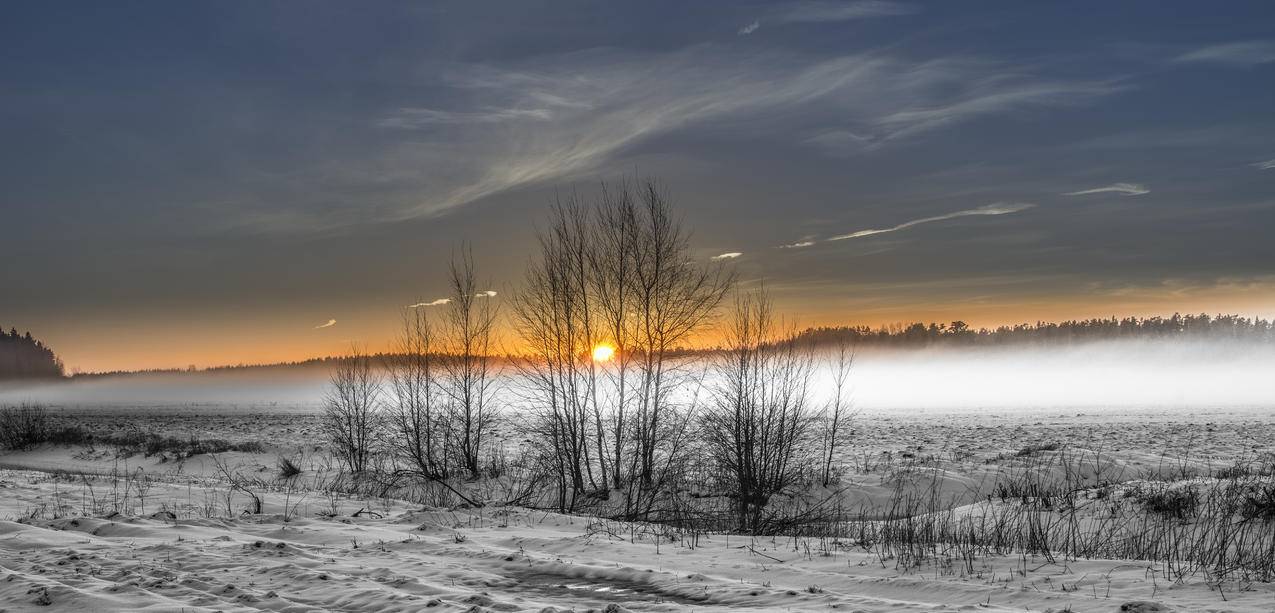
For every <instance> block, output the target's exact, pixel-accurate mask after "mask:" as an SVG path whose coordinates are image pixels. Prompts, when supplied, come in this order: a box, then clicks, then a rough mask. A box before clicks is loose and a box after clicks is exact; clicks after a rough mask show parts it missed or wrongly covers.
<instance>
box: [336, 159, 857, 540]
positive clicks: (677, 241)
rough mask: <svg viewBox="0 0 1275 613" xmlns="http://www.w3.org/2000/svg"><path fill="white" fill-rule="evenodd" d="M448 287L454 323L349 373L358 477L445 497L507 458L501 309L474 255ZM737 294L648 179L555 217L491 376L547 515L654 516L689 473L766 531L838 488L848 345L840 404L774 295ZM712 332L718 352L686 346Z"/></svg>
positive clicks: (421, 319)
mask: <svg viewBox="0 0 1275 613" xmlns="http://www.w3.org/2000/svg"><path fill="white" fill-rule="evenodd" d="M450 280H451V297H450V302H448V303H447V304H446V305H445V311H444V314H443V316H442V317H439V318H437V319H435V318H432V317H431V316H430V314H431V312H433V311H432V310H431V309H426V308H418V309H414V310H411V311H409V312H408V313H407V315H406V316H405V318H404V322H403V323H404V325H403V334H402V336H401V338H400V340H399V345H398V347H397V348H396V352H395V353H396V355H397V356H398V357H397V358H396V359H394V360H391V361H390V362H389V363H387V364H386V365H385V368H384V372H385V373H386V374H385V375H384V378H383V379H384V380H382V379H381V377H379V376H378V375H377V374H376V373H377V372H380V371H378V370H377V369H376V368H374V367H373V365H371V363H370V361H369V360H368V359H366V358H360V357H355V358H354V359H351V360H347V361H345V362H343V363H342V364H341V365H340V367H339V368H338V369H337V372H336V374H335V375H334V377H333V380H332V383H333V389H334V391H333V393H332V394H331V396H330V398H329V402H328V412H327V418H326V420H325V423H326V424H327V426H328V429H329V433H328V434H329V440H330V441H331V442H332V443H333V444H334V446H336V447H337V449H338V453H339V455H340V456H341V457H342V458H343V459H344V460H345V461H346V464H347V465H348V467H349V468H350V470H351V471H352V472H355V473H360V472H364V471H369V470H372V469H373V468H374V467H373V466H372V465H371V464H372V462H373V461H374V459H376V458H388V460H389V462H390V465H389V467H388V468H387V467H384V466H381V467H376V468H377V469H378V470H379V471H380V472H382V473H384V472H390V473H392V474H397V475H409V476H414V477H417V478H420V479H423V480H426V481H431V482H436V483H441V484H443V485H444V486H446V487H448V488H451V487H452V486H451V485H448V481H449V480H450V479H452V478H453V477H466V478H477V477H478V476H479V475H480V474H481V473H482V472H483V461H484V460H483V459H484V457H487V458H490V457H493V456H495V455H496V452H497V451H498V450H499V448H500V446H501V445H502V444H504V442H505V441H498V440H496V438H495V430H496V422H497V418H498V412H497V411H496V410H495V400H494V398H493V393H494V391H495V384H494V382H495V381H496V380H497V378H498V377H497V375H496V371H497V370H501V369H503V367H504V366H503V363H502V364H501V365H497V364H496V363H495V362H494V361H493V360H494V358H493V357H492V353H493V351H492V350H493V344H492V338H493V334H494V329H495V327H496V322H497V319H496V318H497V312H496V308H495V305H494V303H493V301H492V300H490V296H489V295H488V292H485V291H483V290H482V289H481V286H480V285H479V284H478V283H477V282H476V281H475V275H474V270H473V263H472V258H471V256H470V254H469V252H468V251H467V250H465V251H463V252H462V254H461V255H460V257H459V258H455V259H454V260H453V262H452V265H451V268H450ZM735 286H736V283H735V275H734V273H733V271H732V270H730V269H728V268H726V267H725V266H724V265H722V264H719V263H715V262H711V261H708V262H705V261H703V259H702V258H699V259H698V260H697V258H695V257H693V255H692V253H691V247H690V235H689V233H688V231H687V230H686V229H685V228H684V227H683V225H682V224H681V222H680V221H679V220H678V219H677V218H676V217H675V216H674V214H673V211H672V207H671V206H670V204H669V200H668V198H667V196H666V194H665V193H664V192H663V191H662V189H661V188H660V187H659V186H658V185H656V184H655V183H652V182H645V183H640V184H631V183H619V184H610V185H603V186H602V189H601V191H600V195H599V196H598V198H597V199H596V200H593V201H585V200H583V199H581V198H579V197H575V196H573V197H571V198H569V199H567V200H566V201H564V202H559V203H558V204H557V205H556V206H554V207H553V208H552V210H551V215H550V218H549V223H548V224H547V225H546V227H544V228H543V229H542V231H541V233H540V237H539V251H538V253H537V254H536V255H535V257H533V258H532V260H531V262H530V265H529V267H528V269H527V272H526V279H525V283H524V286H523V288H522V290H521V291H520V292H519V293H518V294H517V295H516V296H515V297H514V299H513V300H512V302H511V305H512V306H511V309H510V311H511V321H510V323H511V324H512V328H513V329H514V330H515V331H516V332H517V333H518V335H519V337H520V340H521V348H522V351H521V357H519V358H517V359H514V360H512V362H511V363H510V364H509V368H508V372H502V373H501V374H500V377H499V378H500V379H501V380H506V381H511V382H513V384H512V385H509V386H507V387H506V391H507V394H506V395H505V397H504V398H503V400H502V402H505V403H516V404H517V405H518V406H519V411H517V413H518V415H517V417H516V423H514V424H513V425H515V426H516V430H517V431H518V432H519V434H520V436H519V438H520V439H521V440H522V442H523V444H524V449H525V450H526V451H527V452H528V454H527V455H526V456H524V457H526V458H528V460H529V461H528V464H530V465H531V466H533V467H534V468H533V471H534V473H535V477H534V479H535V480H536V481H537V483H540V484H542V485H543V486H544V487H541V488H539V489H540V491H541V492H542V493H543V494H544V495H545V498H544V500H543V502H544V503H546V504H548V505H549V506H552V507H554V508H557V509H559V510H561V511H564V512H571V511H579V510H588V511H590V512H604V513H607V514H611V515H615V516H621V517H625V518H629V519H660V518H661V516H662V515H661V513H662V511H661V509H663V508H667V506H668V505H670V504H672V501H674V500H680V499H679V498H678V493H679V492H680V491H683V490H686V489H687V488H688V487H689V483H690V479H691V475H694V478H695V479H697V480H698V482H699V483H700V484H701V485H702V484H704V483H705V481H706V480H707V481H709V482H711V483H710V484H709V485H710V486H711V487H713V488H716V491H718V492H720V497H729V498H730V499H731V500H733V501H734V505H733V508H734V509H735V510H734V511H733V514H734V516H735V517H736V519H737V521H738V527H739V528H740V529H743V530H746V531H753V532H755V531H761V530H765V529H766V526H767V523H768V520H767V519H766V515H765V513H766V509H767V507H768V505H770V503H771V501H772V499H774V498H775V497H776V496H778V495H781V494H784V493H785V492H786V491H788V490H790V489H793V488H798V487H801V486H819V485H824V486H827V485H828V484H829V483H830V482H831V481H832V480H833V478H834V470H833V464H834V461H835V457H836V455H837V454H838V453H839V450H840V448H841V446H842V445H844V444H845V441H846V439H847V436H848V434H849V427H848V420H849V410H848V406H849V391H848V388H847V376H848V373H849V367H850V363H851V358H852V354H851V352H850V351H849V346H848V345H842V346H840V351H839V353H836V354H834V356H833V357H834V360H833V363H834V369H833V373H832V379H833V382H832V383H833V384H832V385H831V386H830V388H831V389H832V390H833V393H832V395H831V397H830V398H820V397H818V396H819V395H818V394H815V393H813V391H812V380H813V379H814V377H816V376H819V375H818V374H817V369H816V359H815V355H814V347H813V345H811V344H810V343H807V342H804V341H803V339H802V338H801V337H800V336H798V335H797V334H796V333H795V331H794V330H792V329H789V328H785V327H784V326H782V325H781V324H780V323H779V322H778V321H777V320H776V318H775V316H774V314H773V309H772V306H771V302H770V300H769V298H768V297H767V296H766V294H765V292H764V291H762V290H757V291H753V292H744V291H742V290H738V289H736V287H735ZM732 290H735V296H736V298H735V301H734V311H733V316H732V317H728V318H726V320H725V326H724V328H725V330H724V334H723V333H722V332H723V331H722V330H719V329H717V327H716V324H717V323H718V322H719V320H720V319H721V318H720V315H721V314H722V311H723V310H724V309H723V302H726V298H727V296H728V295H730V293H731V292H732ZM438 302H441V301H435V304H436V303H438ZM709 333H711V334H714V335H716V336H718V337H723V338H725V339H726V340H725V343H726V344H725V346H724V347H723V348H720V349H718V350H716V351H711V352H704V351H689V350H688V348H689V347H691V346H693V345H694V344H696V343H697V342H698V341H701V340H704V336H703V335H705V334H709ZM825 395H826V394H825ZM491 472H493V473H494V472H495V471H491ZM705 475H708V477H707V478H706V477H705ZM453 491H454V492H455V491H456V490H454V489H453ZM456 493H459V492H456Z"/></svg>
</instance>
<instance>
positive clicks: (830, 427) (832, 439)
mask: <svg viewBox="0 0 1275 613" xmlns="http://www.w3.org/2000/svg"><path fill="white" fill-rule="evenodd" d="M853 365H854V347H853V345H852V341H851V340H850V339H849V338H846V337H841V338H839V339H837V344H836V346H835V347H834V348H833V350H832V386H833V388H832V389H833V392H832V398H830V399H829V400H828V405H827V407H826V408H825V410H824V415H823V441H822V444H821V445H820V450H821V451H822V452H823V485H824V487H827V486H828V484H829V483H831V482H832V461H833V458H834V457H835V456H836V454H837V450H838V449H839V448H841V447H842V446H844V445H845V444H847V443H848V442H849V438H850V428H849V425H850V423H849V422H850V419H851V418H852V417H853V415H852V413H851V410H850V389H849V381H850V368H851V367H852V366H853Z"/></svg>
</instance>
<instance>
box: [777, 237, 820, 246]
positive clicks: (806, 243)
mask: <svg viewBox="0 0 1275 613" xmlns="http://www.w3.org/2000/svg"><path fill="white" fill-rule="evenodd" d="M814 244H815V240H814V239H812V238H803V239H801V240H799V241H797V242H795V243H788V244H787V245H780V246H779V248H780V249H802V248H805V247H813V246H814Z"/></svg>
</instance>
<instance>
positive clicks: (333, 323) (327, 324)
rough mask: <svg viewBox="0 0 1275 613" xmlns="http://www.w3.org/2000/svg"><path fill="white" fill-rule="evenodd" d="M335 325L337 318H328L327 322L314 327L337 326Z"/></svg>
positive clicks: (316, 328)
mask: <svg viewBox="0 0 1275 613" xmlns="http://www.w3.org/2000/svg"><path fill="white" fill-rule="evenodd" d="M335 325H336V320H335V319H329V320H328V323H325V324H319V325H317V326H315V327H314V329H315V330H322V329H323V328H331V327H332V326H335Z"/></svg>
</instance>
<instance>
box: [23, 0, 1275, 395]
mask: <svg viewBox="0 0 1275 613" xmlns="http://www.w3.org/2000/svg"><path fill="white" fill-rule="evenodd" d="M0 40H3V41H4V43H3V49H4V52H3V53H0V84H2V85H0V185H3V189H0V232H2V233H3V237H4V238H3V240H0V262H3V263H4V264H3V266H0V288H4V289H3V290H0V325H4V326H6V327H8V326H16V327H18V328H19V329H22V330H26V329H30V330H31V331H32V332H33V334H35V335H36V336H37V337H39V338H43V339H45V340H46V341H47V342H48V343H49V344H50V345H51V346H52V347H53V348H54V349H55V350H56V351H57V352H58V353H59V354H60V355H61V356H62V357H63V359H64V361H65V362H66V363H67V365H68V367H70V368H73V369H79V370H85V371H100V370H114V369H137V368H158V367H184V366H186V365H197V366H207V365H215V364H234V363H241V362H269V361H279V360H294V359H304V358H307V357H311V356H317V355H328V354H333V353H339V352H341V351H342V350H343V349H344V348H346V347H348V346H349V344H350V343H351V342H357V343H363V344H366V345H368V346H370V347H372V348H378V347H383V346H384V345H385V344H386V343H387V342H388V341H389V339H390V338H391V337H392V336H393V334H394V330H395V328H396V326H397V322H398V320H399V316H400V314H401V312H402V309H403V307H404V306H405V305H408V304H414V303H416V302H419V301H431V300H434V299H437V298H439V297H441V296H443V295H445V291H446V286H445V279H444V270H445V262H446V260H447V258H448V256H449V255H450V254H451V253H453V252H454V251H455V250H456V249H457V248H458V247H459V245H460V244H461V242H462V241H465V242H468V243H469V244H470V245H472V248H473V250H474V254H475V260H476V263H477V265H478V269H479V275H480V276H481V277H482V278H483V279H484V280H485V282H486V284H487V285H488V286H489V287H491V289H492V291H497V292H499V296H500V297H501V298H504V297H507V296H508V295H510V294H511V293H513V292H516V291H517V288H518V283H519V279H520V278H521V276H522V274H523V271H524V269H525V267H526V263H527V261H528V258H529V257H530V255H531V253H532V251H533V249H534V246H535V228H536V227H537V224H539V223H542V220H543V219H544V218H545V212H546V209H547V207H548V206H549V205H550V204H551V203H552V202H553V201H554V199H555V198H556V197H558V196H561V195H562V194H564V193H570V192H572V191H576V192H579V193H581V194H583V195H585V196H587V195H589V194H591V193H594V192H596V188H597V185H598V183H599V182H600V181H604V180H618V179H622V178H625V177H628V178H634V177H638V178H642V177H655V178H658V180H659V181H660V182H661V183H662V184H663V185H664V186H665V187H666V188H667V190H668V192H669V193H670V195H671V196H672V200H673V202H674V203H675V206H676V207H677V209H678V211H679V212H680V213H681V214H682V215H683V217H684V220H685V223H686V225H687V226H688V227H690V228H693V231H694V241H693V242H694V248H695V255H696V257H700V258H703V259H704V260H705V261H707V260H709V259H711V258H714V257H720V258H721V259H725V260H729V261H730V262H731V263H732V264H733V265H734V266H736V267H737V268H738V271H739V274H740V278H741V279H743V280H745V281H746V282H750V283H752V282H757V281H760V280H764V281H765V284H766V286H767V287H768V288H769V289H770V290H771V292H772V293H773V295H774V298H775V300H776V302H777V303H778V305H779V307H780V308H781V309H782V310H783V311H784V312H785V313H788V314H789V315H790V316H791V317H792V318H794V319H795V320H796V321H798V322H799V323H801V324H806V325H823V324H838V323H854V324H869V325H878V324H886V323H892V322H902V321H912V320H926V321H929V320H937V321H951V320H953V319H961V320H964V321H967V322H970V323H972V324H975V325H997V324H1002V323H1016V322H1021V321H1036V320H1038V319H1046V320H1057V319H1066V318H1075V317H1095V316H1111V315H1119V316H1123V315H1153V314H1171V313H1173V312H1175V311H1184V312H1201V311H1203V312H1211V313H1212V312H1228V313H1239V314H1242V315H1247V316H1264V317H1272V316H1275V240H1272V239H1271V235H1272V231H1275V4H1272V3H1270V2H1227V3H1200V2H1163V1H1154V2H1152V1H1147V2H1119V3H1112V2H1068V3H1051V4H1047V5H1044V4H1042V5H1037V4H1035V3H1026V2H1021V1H1007V2H980V3H957V2H932V3H926V2H887V1H846V2H842V1H831V0H829V1H822V0H807V1H798V2H768V3H748V2H729V3H727V2H711V1H703V2H693V3H687V2H660V1H652V2H633V3H620V2H536V1H518V2H481V1H473V0H465V1H457V2H420V3H408V2H382V3H336V2H318V1H316V2H255V1H254V2H219V3H203V4H195V3H167V2H113V3H22V4H14V5H10V6H8V7H6V9H5V16H4V19H2V20H0ZM723 255H725V256H726V257H721V256H723Z"/></svg>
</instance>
